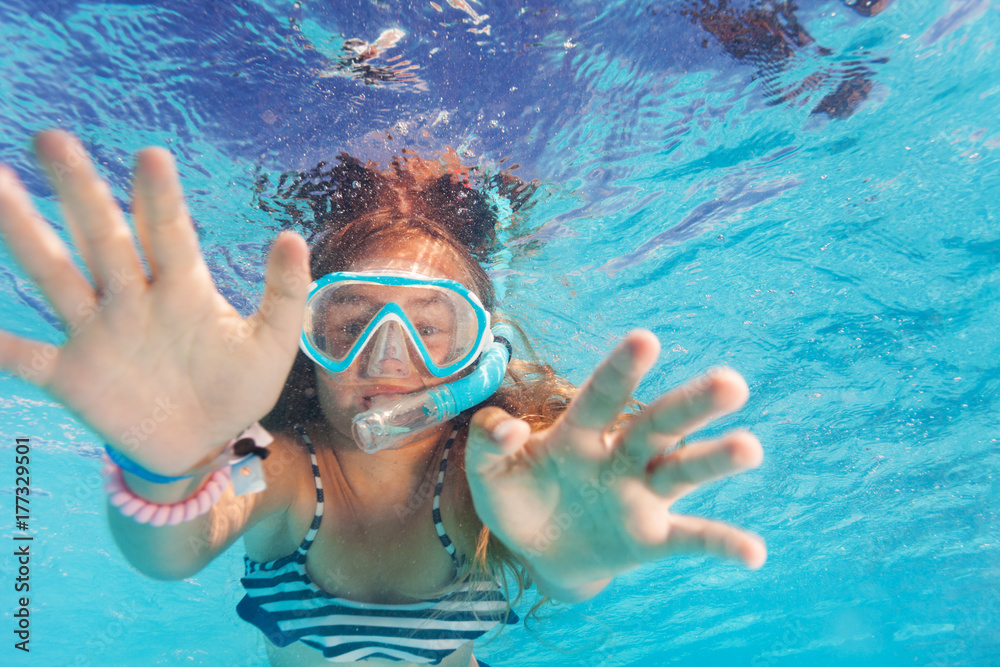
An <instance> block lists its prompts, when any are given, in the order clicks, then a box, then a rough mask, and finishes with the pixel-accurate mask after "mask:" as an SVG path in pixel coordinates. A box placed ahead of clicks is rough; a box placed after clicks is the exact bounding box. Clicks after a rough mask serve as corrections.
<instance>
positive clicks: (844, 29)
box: [0, 0, 1000, 665]
mask: <svg viewBox="0 0 1000 667" xmlns="http://www.w3.org/2000/svg"><path fill="white" fill-rule="evenodd" d="M464 4H465V3H462V2H458V1H457V0H455V1H454V2H451V1H441V2H438V3H431V2H421V3H385V2H376V1H374V0H373V1H371V2H359V1H355V2H338V3H319V2H300V3H290V2H258V3H250V2H230V3H221V2H220V3H184V2H159V3H125V2H121V3H111V2H105V3H83V2H71V1H53V2H48V3H45V4H44V5H39V4H37V3H34V2H17V1H12V0H6V1H5V2H4V3H2V5H0V72H2V76H0V128H2V134H0V160H2V161H4V162H7V163H9V164H11V165H13V166H14V167H15V168H16V169H18V171H19V172H20V173H21V174H22V176H23V177H24V178H25V180H26V182H27V183H28V184H29V186H30V188H31V189H32V191H33V193H34V194H35V195H36V197H37V198H38V201H39V204H40V207H41V208H42V210H43V212H44V213H46V214H47V215H49V216H51V217H52V219H54V220H57V221H58V219H59V217H58V211H57V207H56V205H55V203H54V202H53V201H52V198H51V192H50V190H49V188H48V186H47V184H46V183H45V182H44V180H43V179H42V178H41V176H40V173H39V172H38V170H37V169H36V168H35V167H34V165H32V164H31V161H30V159H29V157H28V153H27V150H26V148H27V144H28V140H29V137H30V136H31V134H32V133H34V132H36V131H38V130H40V129H43V128H46V127H51V126H53V125H59V126H62V127H66V128H68V129H71V130H73V131H74V132H76V133H78V134H79V135H80V136H81V137H82V138H83V139H84V141H85V143H86V144H87V146H88V149H89V150H91V151H92V153H93V154H94V155H95V156H96V157H97V159H98V160H99V161H100V163H101V165H102V169H103V173H104V174H105V175H106V176H107V177H108V178H109V179H110V181H111V182H112V184H113V187H114V190H115V193H116V196H118V197H119V198H120V199H121V201H122V203H123V205H125V203H126V202H127V199H128V192H129V174H130V170H131V164H132V158H131V155H132V153H133V152H134V151H135V150H136V149H138V148H140V147H142V146H144V145H148V144H150V143H158V144H161V145H166V146H168V147H170V148H171V150H173V151H174V152H175V154H176V155H177V157H178V162H179V165H180V168H181V171H182V176H183V179H184V182H185V185H186V190H187V192H188V195H189V200H190V206H191V209H192V211H193V212H194V214H195V217H196V219H197V222H198V224H199V228H200V233H201V236H202V243H203V247H204V249H205V252H206V254H207V255H208V257H209V261H210V264H211V267H212V270H213V272H214V273H215V275H216V277H217V279H218V280H219V282H220V283H221V284H223V289H224V291H225V293H226V295H227V296H228V297H229V298H230V299H231V300H233V302H234V303H235V304H237V306H238V307H240V308H241V309H243V310H245V311H248V310H250V309H252V307H253V303H254V300H255V298H256V297H255V295H256V293H257V291H258V288H259V281H260V277H261V269H262V264H261V257H262V247H263V245H264V244H265V243H266V242H267V241H268V239H270V238H271V237H272V236H273V233H274V229H275V226H276V224H275V223H274V221H272V220H269V219H267V218H266V217H265V216H264V215H263V214H262V213H261V212H260V211H258V210H257V209H255V208H254V206H253V187H252V186H253V183H254V181H255V179H256V178H257V177H258V175H259V174H260V173H272V174H277V173H279V172H280V171H282V170H284V169H291V168H307V167H311V166H313V165H315V164H316V163H317V162H318V161H320V160H329V159H331V158H332V157H334V156H335V155H337V154H338V153H340V152H342V151H345V150H346V151H348V152H350V153H352V154H354V155H356V156H359V157H363V158H372V159H376V160H384V159H385V158H386V157H387V156H389V155H392V154H393V153H395V152H398V151H399V150H400V149H401V148H404V147H411V148H414V149H416V150H418V151H422V152H431V151H440V150H441V149H443V148H444V147H445V146H450V147H453V148H454V149H455V150H456V151H458V153H459V154H460V155H461V156H462V158H463V159H464V160H465V161H467V162H471V163H474V164H480V165H481V166H482V167H483V169H484V170H487V171H489V170H493V171H496V169H498V168H500V167H501V166H502V167H507V166H510V165H511V164H514V163H517V164H519V165H520V167H519V168H518V169H517V170H515V173H518V174H519V175H520V176H521V177H522V178H524V179H525V180H531V179H537V181H538V184H539V189H538V191H537V192H536V194H535V196H534V198H533V206H532V207H531V208H530V209H528V210H527V212H526V214H525V216H524V218H523V219H522V220H520V221H519V224H518V226H516V227H514V228H512V229H511V230H510V231H509V232H508V238H507V239H506V240H507V242H508V245H509V248H510V255H509V257H508V258H506V259H505V260H504V263H503V265H498V266H497V267H494V268H495V269H496V270H497V272H498V275H501V274H503V275H505V276H506V277H505V278H504V281H505V287H506V290H507V292H508V295H509V296H508V302H507V308H508V310H510V311H511V312H513V313H515V314H516V315H518V316H520V317H521V318H522V319H523V320H524V321H525V322H527V323H528V325H529V327H530V328H531V329H532V330H533V331H535V332H536V334H537V343H538V349H539V351H540V353H541V354H542V355H543V356H545V357H546V358H548V359H549V360H551V361H552V362H553V363H554V364H555V365H556V366H557V367H558V368H559V369H560V370H561V371H563V372H565V373H566V374H567V375H568V376H569V377H570V379H572V380H574V381H581V380H582V379H583V378H584V377H586V373H587V372H588V370H589V369H590V368H591V367H592V366H593V365H594V364H595V363H596V362H597V361H598V360H599V359H600V358H601V356H602V355H603V354H605V353H606V352H607V351H608V350H609V349H610V347H611V346H612V344H613V342H614V341H615V340H616V339H617V338H619V337H621V336H622V335H623V334H624V333H625V332H626V331H627V330H628V329H629V327H631V326H636V325H643V326H647V327H649V328H651V329H652V330H653V331H655V332H656V333H657V335H658V336H659V337H660V339H661V341H662V342H663V346H664V353H663V356H662V359H661V363H660V364H659V365H658V366H657V368H656V369H655V371H654V372H653V373H651V375H650V376H649V377H648V378H647V381H646V382H645V383H644V384H643V385H642V387H641V388H640V391H639V398H640V399H644V400H649V399H652V398H653V397H655V396H656V395H657V394H658V393H660V392H662V391H665V390H667V389H668V388H670V387H672V386H674V385H675V384H677V383H679V382H681V381H682V380H684V379H685V378H687V377H690V376H691V375H694V374H696V373H698V372H700V371H702V370H704V369H705V368H707V367H709V366H712V365H716V364H728V365H731V366H733V367H735V368H737V369H738V370H739V371H741V372H742V373H743V374H744V375H745V376H746V377H747V379H748V381H749V383H750V385H751V390H752V398H751V400H750V402H749V404H748V405H747V407H746V408H745V409H744V410H743V412H741V413H740V414H739V415H738V416H736V417H734V418H732V419H729V420H728V421H727V423H726V424H723V425H720V426H719V427H716V429H715V431H718V430H719V429H720V428H723V427H732V426H740V427H747V428H751V429H753V430H754V432H755V433H757V434H758V435H759V436H760V438H761V440H762V441H763V442H764V444H765V448H766V451H767V460H766V462H765V464H764V466H763V467H762V468H761V469H760V470H759V471H756V472H753V473H751V474H748V475H744V476H742V477H741V478H739V479H736V480H731V481H728V482H725V483H721V484H717V485H715V486H713V487H712V488H710V489H706V490H703V491H701V492H699V493H698V494H696V495H694V496H692V497H691V498H688V499H686V500H685V501H684V502H683V507H681V508H680V509H682V510H683V511H688V512H691V513H699V514H705V515H711V516H714V517H719V518H722V519H725V520H728V521H732V522H735V523H739V524H743V525H746V526H748V527H750V528H752V529H754V530H756V531H758V532H760V533H761V534H762V535H763V536H764V537H765V538H766V539H767V540H768V544H769V547H770V550H771V557H770V560H769V562H768V564H767V566H766V567H765V568H764V569H763V570H762V571H760V572H757V573H747V572H744V571H742V570H740V569H739V568H737V567H735V566H731V565H727V564H720V563H718V562H714V561H709V560H704V559H674V560H670V561H665V562H662V563H658V564H655V565H650V566H647V567H645V568H643V569H641V570H638V571H636V572H634V573H631V574H629V575H627V576H623V577H621V578H619V579H618V580H617V581H616V582H615V583H614V584H613V585H612V586H611V588H610V589H609V590H608V591H606V592H605V593H603V594H602V595H601V596H599V597H598V598H597V599H596V600H594V601H592V602H591V603H588V604H586V605H580V606H577V607H574V608H572V609H569V610H566V611H564V612H562V613H560V614H558V615H556V616H555V617H554V618H553V619H551V620H549V621H547V622H545V623H543V624H541V625H540V626H539V627H538V628H537V629H536V630H535V631H534V632H530V631H528V630H525V629H524V628H516V629H513V630H509V631H506V632H505V633H503V634H502V635H501V636H500V637H499V638H498V639H496V640H495V641H493V642H491V643H488V644H485V645H484V646H483V647H482V649H481V651H477V655H478V654H479V653H481V654H482V656H483V658H484V659H486V660H488V661H490V662H491V663H499V664H519V665H535V664H537V665H542V664H580V665H632V664H635V665H659V664H753V665H778V664H785V665H799V664H809V665H816V664H861V663H863V664H887V665H890V664H892V665H894V664H904V663H905V664H956V665H980V664H1000V632H998V631H997V630H996V628H997V626H998V624H1000V588H998V583H1000V557H998V553H1000V551H998V545H997V540H998V531H997V525H998V523H997V509H998V505H1000V501H998V498H1000V493H998V491H1000V489H998V485H1000V481H998V480H1000V477H998V473H1000V470H998V464H997V447H998V443H997V439H998V438H1000V434H998V433H1000V429H998V418H997V414H998V407H1000V405H998V403H1000V400H998V399H1000V368H998V363H1000V362H998V359H1000V343H998V342H997V338H998V336H997V331H998V330H1000V308H998V305H997V304H998V302H1000V299H998V296H1000V282H998V276H1000V225H998V217H997V216H998V214H997V202H998V201H1000V176H998V174H1000V171H998V150H1000V117H998V113H997V109H998V108H1000V49H998V46H997V44H996V43H995V40H996V35H998V34H1000V5H997V3H994V2H990V1H989V0H950V1H948V2H944V1H940V0H899V1H898V2H895V3H893V2H886V1H885V0H882V1H880V2H867V1H865V0H858V2H855V3H851V4H852V5H853V6H847V5H846V4H844V3H842V2H836V1H830V2H818V1H807V0H802V1H801V2H799V3H797V4H798V8H797V9H794V10H793V9H792V8H791V7H790V3H789V4H788V5H783V4H780V3H774V4H766V3H763V2H749V1H746V0H744V1H742V2H737V1H734V2H729V3H725V2H723V1H722V0H718V1H716V2H708V1H707V0H698V1H694V0H692V1H688V2H658V3H657V2H654V3H626V2H611V3H596V2H587V1H584V0H579V1H578V2H560V3H555V4H554V5H544V4H541V3H537V2H527V3H523V4H516V3H513V4H512V3H499V2H493V1H490V0H482V2H481V3H476V2H471V0H470V3H469V4H468V5H465V6H466V7H467V8H468V10H463V9H462V8H461V6H462V5H464ZM886 5H888V7H887V8H885V9H884V11H878V10H879V9H881V8H883V7H884V6H886ZM0 304H2V312H3V326H4V327H5V328H9V329H13V330H14V331H16V332H18V333H21V334H25V335H33V336H36V337H39V338H43V339H46V340H52V341H56V340H58V339H59V337H60V335H61V333H60V325H59V323H58V321H57V320H56V318H55V317H54V316H53V314H52V313H51V311H50V310H49V309H48V308H47V306H46V305H45V304H44V301H43V300H42V299H41V298H40V296H39V294H38V292H37V290H35V289H34V288H33V287H32V286H31V285H30V284H28V283H27V282H26V280H25V279H24V277H23V274H22V273H21V272H20V271H19V270H17V269H15V268H14V267H13V265H12V261H11V259H10V255H9V252H8V251H7V250H6V249H5V248H0ZM567 342H570V343H571V344H569V345H567ZM0 406H2V408H3V412H2V415H3V419H2V420H0V437H2V439H0V447H3V451H4V452H6V453H4V454H3V457H4V459H5V461H4V462H3V464H2V468H0V470H3V471H8V470H10V469H11V468H10V467H9V466H10V464H9V459H10V458H11V456H12V452H11V451H10V450H11V446H12V444H13V438H14V436H15V435H17V434H22V435H23V434H28V435H31V436H32V437H33V442H34V446H35V454H36V464H35V467H34V468H33V485H34V486H35V489H34V492H35V494H36V495H35V496H33V502H34V503H35V504H34V505H33V512H34V515H33V516H34V519H33V521H34V523H33V530H34V532H35V534H36V535H37V542H36V545H37V556H36V560H35V561H34V562H33V568H34V569H33V575H32V576H33V577H34V578H35V581H36V582H37V591H38V592H37V593H36V594H35V597H34V598H33V601H35V602H36V603H37V607H33V608H32V613H33V614H34V621H33V628H34V634H33V639H34V644H33V653H32V656H31V658H32V660H31V661H30V664H35V665H40V664H46V665H48V664H51V665H64V664H81V665H84V664H201V665H216V664H226V665H236V664H247V665H253V664H260V663H261V662H262V661H263V658H262V656H263V650H262V644H261V643H260V642H261V640H260V639H258V638H257V636H256V633H254V632H252V629H251V628H249V626H246V625H245V624H243V623H242V622H240V621H239V620H238V618H237V617H236V614H235V610H234V608H235V603H236V601H237V600H238V598H239V593H238V590H237V587H236V585H235V584H236V580H237V578H238V575H239V573H240V571H241V565H240V561H239V553H238V552H239V550H238V549H233V550H231V551H230V552H229V553H228V554H226V555H225V556H223V557H221V558H220V559H219V560H218V561H216V562H215V563H214V564H213V565H212V566H210V567H209V568H208V569H207V570H206V571H204V572H203V573H201V574H200V575H199V576H198V577H196V578H194V579H192V580H188V581H187V582H185V583H182V584H159V583H155V582H149V581H147V580H144V579H142V578H141V577H139V576H138V575H137V574H135V573H133V572H131V571H130V569H129V568H128V566H127V565H125V563H124V560H123V559H122V557H121V556H119V555H118V553H117V549H116V547H115V546H114V544H113V543H112V541H111V538H110V535H109V533H108V530H107V529H106V527H105V520H104V518H103V501H102V500H101V493H100V492H99V489H98V488H97V468H98V466H97V460H96V451H97V450H96V445H97V442H96V439H95V437H94V436H93V434H91V433H90V432H89V431H87V430H86V429H84V428H82V427H81V426H80V424H79V422H77V421H76V420H75V419H74V418H73V417H72V416H71V415H69V414H67V413H66V412H65V411H63V410H62V409H61V408H59V407H58V406H56V405H53V404H52V402H51V401H50V400H49V399H48V398H46V397H45V396H44V394H42V393H40V392H38V391H37V390H35V389H33V388H31V387H29V386H28V385H26V384H24V383H22V382H20V381H18V380H15V379H13V378H11V377H8V376H3V377H0ZM5 474H6V473H5ZM11 477H12V475H11ZM3 484H4V485H8V482H6V481H5V482H3ZM5 488H6V489H7V491H4V489H5ZM0 491H4V492H5V493H7V492H9V486H6V487H0ZM9 520H10V519H9V515H7V516H4V517H3V519H2V520H0V525H3V526H4V527H5V528H6V527H10V526H11V524H10V523H9ZM5 532H7V531H5ZM5 558H6V560H3V561H0V565H2V567H3V569H4V578H5V580H8V579H9V578H10V577H11V575H10V572H11V568H12V567H13V566H12V561H11V560H10V559H9V557H5ZM9 598H11V599H12V598H13V594H10V596H9ZM12 605H13V602H9V603H5V604H4V606H3V607H2V608H3V610H4V614H5V618H7V621H6V623H10V624H12V622H11V619H9V618H8V617H9V614H10V609H11V607H12ZM8 627H9V626H8ZM2 651H4V653H2V655H3V656H4V657H3V660H5V661H6V660H7V656H8V655H9V654H11V653H13V651H12V650H11V649H9V647H5V648H4V649H2ZM567 652H568V653H567ZM16 657H17V656H15V658H16ZM74 661H75V662H74ZM25 664H29V663H28V662H25Z"/></svg>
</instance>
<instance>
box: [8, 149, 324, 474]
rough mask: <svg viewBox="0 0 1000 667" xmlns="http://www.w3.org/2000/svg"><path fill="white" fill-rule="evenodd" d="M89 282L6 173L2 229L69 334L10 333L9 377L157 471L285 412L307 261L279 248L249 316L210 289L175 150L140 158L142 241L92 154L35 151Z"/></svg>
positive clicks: (300, 245) (301, 246)
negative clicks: (278, 409)
mask: <svg viewBox="0 0 1000 667" xmlns="http://www.w3.org/2000/svg"><path fill="white" fill-rule="evenodd" d="M35 149H36V152H37V154H38V159H39V161H40V162H41V164H42V165H43V166H44V167H45V170H46V171H47V172H48V175H49V177H50V179H51V180H52V183H53V184H54V186H55V189H56V192H57V194H58V196H59V199H60V201H61V203H62V207H63V212H64V214H65V218H66V222H67V224H68V227H69V230H70V233H71V235H72V238H73V241H74V243H75V245H76V248H77V251H78V252H79V254H80V256H81V258H82V260H83V262H84V264H85V265H86V267H87V268H88V269H89V272H90V275H91V276H92V279H88V278H87V277H86V276H85V275H84V274H83V273H82V272H81V271H80V269H79V268H78V267H77V265H76V263H75V262H74V260H73V257H72V256H71V254H70V252H69V250H68V249H67V248H66V246H65V245H64V244H63V242H62V241H61V240H60V239H59V237H58V236H57V235H56V233H55V232H54V231H53V229H52V228H51V227H50V226H49V224H48V223H46V222H45V221H44V220H43V219H42V217H41V216H40V215H39V214H38V213H37V212H36V211H35V209H34V207H33V206H32V203H31V200H30V198H29V196H28V194H27V192H26V191H25V189H24V187H23V186H22V185H21V184H20V183H19V182H18V180H17V177H16V175H15V174H14V173H13V171H11V170H10V169H9V168H8V167H6V166H3V165H0V233H2V235H3V237H4V239H5V240H6V242H7V245H8V246H9V247H10V249H11V250H12V251H13V254H14V256H15V257H16V258H17V259H18V261H19V262H20V264H21V266H22V267H23V268H24V270H25V272H27V274H28V275H29V276H30V277H31V278H32V279H33V280H34V281H35V282H36V283H37V284H38V286H39V288H41V290H42V292H43V293H44V294H45V296H46V297H47V298H48V300H49V302H50V303H51V304H52V306H53V308H54V309H55V311H56V313H58V315H59V317H60V318H61V319H62V320H63V322H64V323H65V324H66V328H67V331H68V334H69V337H68V340H67V341H66V343H65V344H64V345H63V346H62V347H55V346H52V345H47V344H44V343H42V342H39V341H36V340H29V339H26V338H22V337H19V336H16V335H13V334H11V333H9V332H4V331H0V368H3V369H5V370H7V371H10V372H12V373H16V374H18V375H20V376H21V377H23V378H25V379H27V380H29V381H31V382H34V383H35V384H37V385H38V386H40V387H42V388H44V389H46V390H47V391H48V392H49V393H50V394H52V395H53V396H54V397H55V398H56V399H58V400H60V401H61V402H63V403H64V404H65V405H66V406H67V407H68V408H70V409H71V410H73V411H74V412H75V413H76V414H77V415H79V416H80V418H81V419H83V420H84V421H86V422H87V423H88V424H89V425H90V426H91V427H93V428H94V429H95V430H96V431H97V432H98V433H100V434H101V435H102V436H103V437H104V438H106V439H107V440H108V441H109V442H110V443H111V444H112V445H113V446H115V447H117V448H119V449H120V450H122V451H123V452H125V453H126V455H127V456H129V457H130V458H132V459H134V460H135V461H137V462H139V463H140V464H142V465H143V466H145V467H146V468H148V469H150V470H153V471H155V472H159V473H161V474H167V475H169V474H177V473H180V472H184V471H186V470H189V469H191V468H192V467H194V466H196V465H198V464H199V463H201V462H203V461H204V460H205V459H206V458H208V457H210V456H211V455H213V454H214V453H215V452H217V451H218V450H219V448H220V446H221V445H223V444H225V442H226V441H228V440H229V439H230V438H232V437H233V436H234V435H236V434H237V433H239V431H240V430H242V429H243V428H244V427H246V426H247V425H248V424H250V423H252V422H253V421H254V420H256V419H258V418H260V417H261V416H263V415H264V414H265V413H266V412H267V411H268V410H269V409H270V408H271V407H272V406H273V405H274V403H275V401H276V400H277V398H278V395H279V394H280V392H281V388H282V386H283V383H284V380H285V378H286V376H287V375H288V371H289V369H290V368H291V365H292V361H293V360H294V358H295V354H296V343H297V340H298V336H299V332H300V329H301V324H302V309H303V305H304V303H305V297H306V293H307V290H308V285H309V281H310V278H309V266H308V256H309V251H308V248H307V247H306V244H305V242H304V241H303V240H302V238H301V237H300V236H298V235H296V234H291V233H286V234H282V235H281V236H280V237H279V238H278V239H277V241H275V243H274V247H273V249H272V251H271V256H270V258H269V261H268V267H267V282H266V287H265V292H264V297H263V300H262V302H261V307H260V308H259V309H258V311H257V313H256V314H254V315H253V316H252V317H250V318H248V319H244V318H243V317H241V316H240V315H239V313H237V312H236V310H235V309H234V308H233V307H232V306H231V305H230V304H229V303H228V302H227V301H226V299H225V298H224V297H222V295H220V294H219V292H218V290H217V289H216V288H215V285H214V283H213V281H212V277H211V275H210V273H209V271H208V267H207V266H206V265H205V262H204V260H203V258H202V256H201V253H200V251H199V249H198V238H197V235H196V233H195V230H194V227H193V226H192V224H191V220H190V218H189V217H188V213H187V209H186V207H185V205H184V200H183V196H182V193H181V188H180V184H179V182H178V178H177V171H176V168H175V166H174V162H173V158H172V157H171V155H170V153H168V152H167V151H166V150H164V149H161V148H148V149H146V150H144V151H142V152H140V153H139V155H138V160H137V167H136V174H135V182H134V193H133V194H134V200H133V214H134V221H135V228H136V232H137V235H138V239H139V243H140V245H141V247H142V250H143V252H144V254H145V257H146V260H147V263H148V266H149V276H148V277H147V273H146V270H145V269H144V267H143V265H142V262H141V260H140V257H139V253H138V251H137V248H136V243H135V238H134V237H133V235H132V232H131V230H130V229H129V226H128V224H127V223H126V221H125V217H124V215H123V214H122V212H121V210H120V209H119V208H118V206H117V205H116V204H115V201H114V199H113V198H112V196H111V191H110V189H109V187H108V186H107V184H106V183H105V182H104V181H103V180H101V178H100V177H99V176H98V174H97V172H96V170H95V169H94V166H93V164H92V163H91V161H90V159H89V158H88V157H87V155H86V154H85V152H84V150H83V148H82V146H81V145H80V144H79V142H78V141H77V140H76V139H75V138H73V137H72V136H70V135H68V134H66V133H65V132H60V131H50V132H45V133H43V134H41V135H39V136H38V138H37V140H36V142H35Z"/></svg>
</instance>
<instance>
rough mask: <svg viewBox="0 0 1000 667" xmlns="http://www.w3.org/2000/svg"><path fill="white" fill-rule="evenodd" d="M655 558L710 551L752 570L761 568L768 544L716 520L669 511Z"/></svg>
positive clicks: (765, 558)
mask: <svg viewBox="0 0 1000 667" xmlns="http://www.w3.org/2000/svg"><path fill="white" fill-rule="evenodd" d="M656 551H657V553H656V555H655V557H657V558H662V557H664V556H669V555H671V554H678V553H682V554H709V555H711V556H716V557H717V558H725V559H727V560H739V561H742V562H743V564H744V565H746V566H747V567H749V568H750V569H751V570H757V569H760V567H762V566H763V565H764V561H766V560H767V547H766V546H765V544H764V540H762V539H761V538H760V537H758V536H757V535H754V534H753V533H749V532H747V531H745V530H740V529H739V528H735V527H733V526H730V525H728V524H725V523H721V522H719V521H709V520H708V519H702V518H700V517H694V516H683V515H680V514H672V515H671V517H670V531H669V533H668V536H667V540H666V542H665V543H664V544H662V545H660V548H659V549H657V550H656Z"/></svg>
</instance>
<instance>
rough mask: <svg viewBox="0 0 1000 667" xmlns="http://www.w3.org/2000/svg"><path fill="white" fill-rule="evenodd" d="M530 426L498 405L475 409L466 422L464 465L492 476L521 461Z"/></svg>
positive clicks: (506, 470) (479, 472) (521, 462)
mask: <svg viewBox="0 0 1000 667" xmlns="http://www.w3.org/2000/svg"><path fill="white" fill-rule="evenodd" d="M530 436H531V427H530V426H528V424H527V423H526V422H523V421H521V420H520V419H515V418H514V417H511V416H510V415H509V414H507V413H506V412H504V411H503V410H501V409H500V408H497V407H488V408H483V409H482V410H479V411H478V412H476V414H475V415H473V417H472V422H471V423H470V424H469V437H468V440H467V441H466V446H465V467H466V469H467V470H470V471H473V472H476V473H478V474H479V475H485V476H492V475H496V474H502V473H504V472H508V471H509V470H510V469H511V468H512V467H515V466H518V465H522V464H523V463H524V457H523V456H521V455H522V454H523V453H524V451H525V445H526V444H527V443H528V438H529V437H530Z"/></svg>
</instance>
